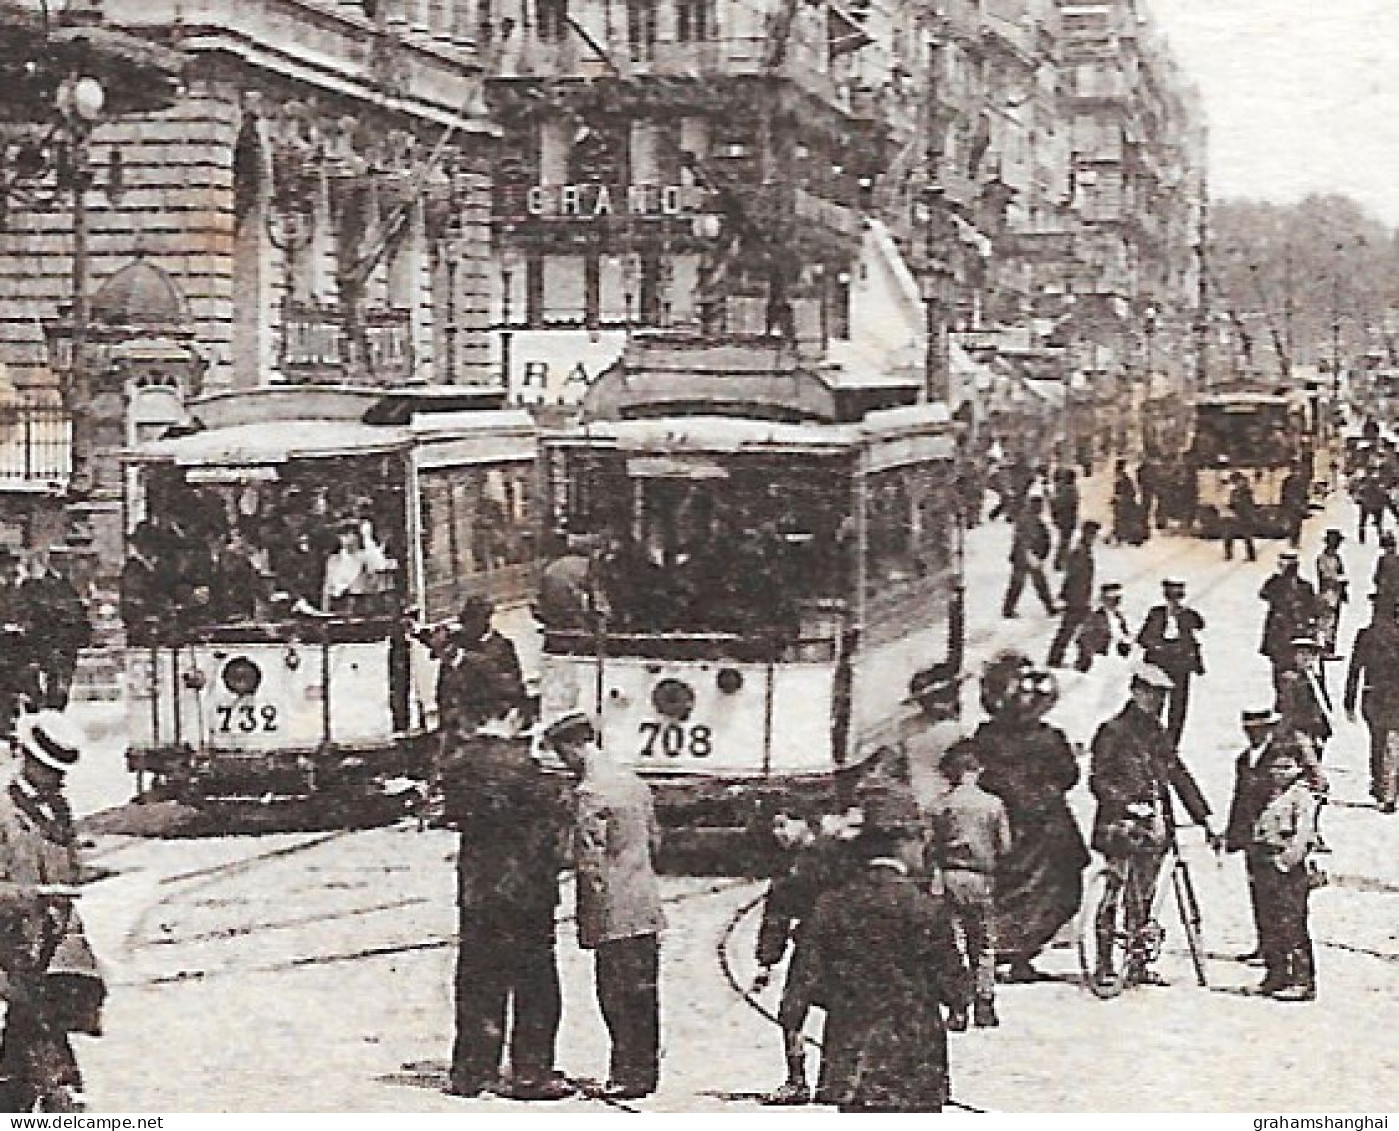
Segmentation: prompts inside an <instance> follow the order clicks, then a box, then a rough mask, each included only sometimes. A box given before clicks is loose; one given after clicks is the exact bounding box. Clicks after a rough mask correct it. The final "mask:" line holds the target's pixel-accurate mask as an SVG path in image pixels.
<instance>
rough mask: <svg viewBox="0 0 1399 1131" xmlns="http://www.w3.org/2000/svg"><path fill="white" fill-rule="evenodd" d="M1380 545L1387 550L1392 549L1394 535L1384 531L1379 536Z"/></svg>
mask: <svg viewBox="0 0 1399 1131" xmlns="http://www.w3.org/2000/svg"><path fill="white" fill-rule="evenodd" d="M1380 545H1381V546H1383V547H1384V548H1385V549H1387V550H1392V549H1394V535H1393V534H1391V533H1390V532H1389V531H1387V530H1386V531H1385V532H1384V533H1383V534H1381V535H1380Z"/></svg>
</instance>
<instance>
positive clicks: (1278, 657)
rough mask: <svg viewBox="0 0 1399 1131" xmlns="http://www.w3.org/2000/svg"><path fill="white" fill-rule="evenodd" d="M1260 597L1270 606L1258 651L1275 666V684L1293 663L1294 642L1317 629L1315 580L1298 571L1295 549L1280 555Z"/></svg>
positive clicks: (1318, 609)
mask: <svg viewBox="0 0 1399 1131" xmlns="http://www.w3.org/2000/svg"><path fill="white" fill-rule="evenodd" d="M1258 596H1259V597H1260V598H1261V599H1262V600H1263V602H1264V604H1266V605H1267V606H1268V611H1267V614H1266V615H1265V616H1264V618H1263V639H1262V640H1261V641H1259V644H1258V650H1259V652H1261V653H1262V654H1263V655H1265V656H1267V657H1268V659H1269V661H1271V663H1272V665H1273V683H1274V687H1276V686H1277V684H1278V681H1279V678H1280V676H1281V674H1282V672H1283V671H1285V670H1286V669H1287V668H1289V667H1291V665H1292V658H1293V657H1292V641H1293V640H1295V639H1296V638H1297V637H1299V636H1310V635H1311V634H1312V633H1313V632H1315V631H1316V622H1317V614H1318V613H1319V612H1320V611H1321V606H1320V604H1319V603H1318V601H1317V599H1316V590H1315V589H1313V588H1312V583H1311V582H1310V581H1308V580H1307V579H1306V578H1305V577H1303V576H1302V575H1301V574H1300V573H1299V572H1298V570H1297V551H1296V550H1284V551H1283V552H1282V553H1281V554H1279V555H1278V568H1277V572H1276V573H1274V574H1273V575H1272V576H1271V577H1269V578H1268V580H1267V581H1265V582H1264V583H1263V588H1262V589H1260V590H1259V591H1258Z"/></svg>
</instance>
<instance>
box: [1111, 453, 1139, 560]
mask: <svg viewBox="0 0 1399 1131" xmlns="http://www.w3.org/2000/svg"><path fill="white" fill-rule="evenodd" d="M1136 522H1137V487H1136V484H1134V483H1133V482H1132V477H1131V476H1130V475H1129V474H1128V473H1127V461H1126V460H1121V459H1120V460H1118V461H1117V465H1116V471H1115V478H1114V479H1113V484H1112V540H1113V541H1114V542H1115V543H1117V545H1119V546H1122V545H1126V544H1127V543H1128V542H1130V541H1131V540H1132V537H1133V532H1134V530H1135V526H1136Z"/></svg>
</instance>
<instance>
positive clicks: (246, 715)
mask: <svg viewBox="0 0 1399 1131" xmlns="http://www.w3.org/2000/svg"><path fill="white" fill-rule="evenodd" d="M214 714H215V715H216V716H217V719H216V722H215V729H216V730H217V731H218V732H219V733H220V734H233V733H235V732H237V733H241V734H255V733H256V732H258V731H263V732H264V733H271V732H272V731H275V730H276V729H277V708H276V707H274V706H273V705H272V704H271V703H267V704H265V705H263V706H261V707H259V706H257V705H256V704H253V703H227V704H225V705H223V706H221V707H215V708H214Z"/></svg>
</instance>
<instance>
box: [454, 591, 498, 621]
mask: <svg viewBox="0 0 1399 1131" xmlns="http://www.w3.org/2000/svg"><path fill="white" fill-rule="evenodd" d="M494 612H495V606H494V605H493V604H491V602H490V600H489V599H488V598H486V597H468V598H467V599H466V600H465V601H463V602H462V606H461V612H460V613H458V614H457V619H458V620H470V619H471V618H472V617H477V618H481V617H484V618H485V619H486V620H489V619H490V618H491V614H492V613H494Z"/></svg>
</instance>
